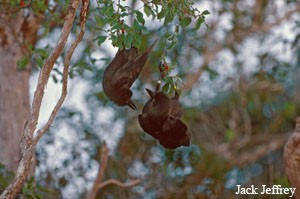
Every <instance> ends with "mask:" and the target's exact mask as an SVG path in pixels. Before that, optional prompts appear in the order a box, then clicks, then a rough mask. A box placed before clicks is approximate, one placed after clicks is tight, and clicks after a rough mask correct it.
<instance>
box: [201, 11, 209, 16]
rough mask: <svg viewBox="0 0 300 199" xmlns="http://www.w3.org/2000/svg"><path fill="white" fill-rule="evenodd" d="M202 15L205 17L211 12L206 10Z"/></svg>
mask: <svg viewBox="0 0 300 199" xmlns="http://www.w3.org/2000/svg"><path fill="white" fill-rule="evenodd" d="M202 14H203V15H209V14H210V12H209V11H208V10H204V11H203V12H202Z"/></svg>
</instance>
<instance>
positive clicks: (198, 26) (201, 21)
mask: <svg viewBox="0 0 300 199" xmlns="http://www.w3.org/2000/svg"><path fill="white" fill-rule="evenodd" d="M203 22H204V18H203V17H199V18H198V20H197V21H196V25H195V27H194V31H195V30H199V28H200V26H201V24H202V23H203Z"/></svg>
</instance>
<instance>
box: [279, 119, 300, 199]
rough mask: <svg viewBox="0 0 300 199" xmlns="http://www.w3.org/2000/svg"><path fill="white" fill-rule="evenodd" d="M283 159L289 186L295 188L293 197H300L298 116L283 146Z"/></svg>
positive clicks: (299, 121)
mask: <svg viewBox="0 0 300 199" xmlns="http://www.w3.org/2000/svg"><path fill="white" fill-rule="evenodd" d="M283 159H284V167H285V173H286V175H287V177H288V179H289V182H290V184H291V187H294V188H296V192H295V198H300V178H299V176H300V117H298V118H297V120H296V128H295V131H294V133H293V134H292V135H291V136H290V138H289V140H288V141H287V142H286V144H285V146H284V154H283Z"/></svg>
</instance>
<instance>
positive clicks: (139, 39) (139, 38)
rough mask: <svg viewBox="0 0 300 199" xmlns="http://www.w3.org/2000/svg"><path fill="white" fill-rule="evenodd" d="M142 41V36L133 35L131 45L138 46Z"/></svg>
mask: <svg viewBox="0 0 300 199" xmlns="http://www.w3.org/2000/svg"><path fill="white" fill-rule="evenodd" d="M141 43H142V37H141V35H135V36H134V39H133V46H135V47H136V48H139V47H140V45H141Z"/></svg>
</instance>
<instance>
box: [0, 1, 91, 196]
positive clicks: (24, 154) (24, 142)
mask: <svg viewBox="0 0 300 199" xmlns="http://www.w3.org/2000/svg"><path fill="white" fill-rule="evenodd" d="M79 4H80V1H79V0H73V1H70V3H69V7H68V9H67V15H66V17H65V22H64V25H63V27H62V31H61V36H60V38H59V40H58V42H57V44H56V46H55V48H54V49H53V51H52V52H51V54H50V55H49V57H48V58H47V59H46V60H45V62H44V65H43V67H42V69H41V71H40V74H39V79H38V83H37V87H36V90H35V93H34V97H33V102H32V107H31V109H30V115H29V117H28V119H27V121H26V124H25V126H24V129H23V135H22V139H21V143H20V144H21V158H20V160H19V164H18V168H17V172H16V176H15V178H14V180H13V182H12V183H11V184H10V185H9V186H8V187H6V188H5V190H4V191H3V193H2V194H1V196H0V198H1V199H13V198H16V195H17V194H18V192H19V191H20V190H21V188H22V187H23V186H24V184H25V182H26V179H27V177H28V175H29V172H30V168H31V167H32V158H33V155H34V151H35V147H36V144H37V143H38V141H39V140H40V138H41V137H42V135H43V134H44V133H45V132H46V131H47V130H48V128H49V127H50V125H51V123H52V122H53V120H54V118H55V116H56V114H57V112H58V110H59V109H60V107H61V106H62V103H63V101H64V99H65V97H66V94H67V82H68V81H67V80H68V67H69V64H70V59H71V57H72V55H73V52H74V50H75V48H76V47H77V45H78V43H79V42H80V41H81V40H82V38H83V35H84V33H85V24H86V19H87V11H88V5H89V1H88V0H82V8H81V12H80V19H81V23H80V28H81V31H80V33H79V35H78V36H77V38H76V40H75V41H74V43H73V44H72V45H71V47H70V49H69V50H68V51H67V53H66V58H65V62H64V72H63V87H62V94H61V97H60V99H59V101H58V102H57V104H56V106H55V108H54V109H53V111H52V113H51V116H50V118H49V120H48V122H47V123H46V125H45V126H44V127H42V128H41V129H39V130H38V131H37V132H36V133H35V131H36V127H37V121H38V118H39V113H40V108H41V103H42V100H43V97H44V90H45V87H46V85H47V82H48V80H49V76H50V72H51V71H52V69H53V66H54V63H55V62H56V61H57V59H58V57H59V56H60V55H61V53H62V52H63V50H64V48H65V45H66V42H67V39H68V36H69V34H70V32H71V29H72V27H73V23H74V19H75V16H76V11H77V9H78V6H79Z"/></svg>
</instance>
